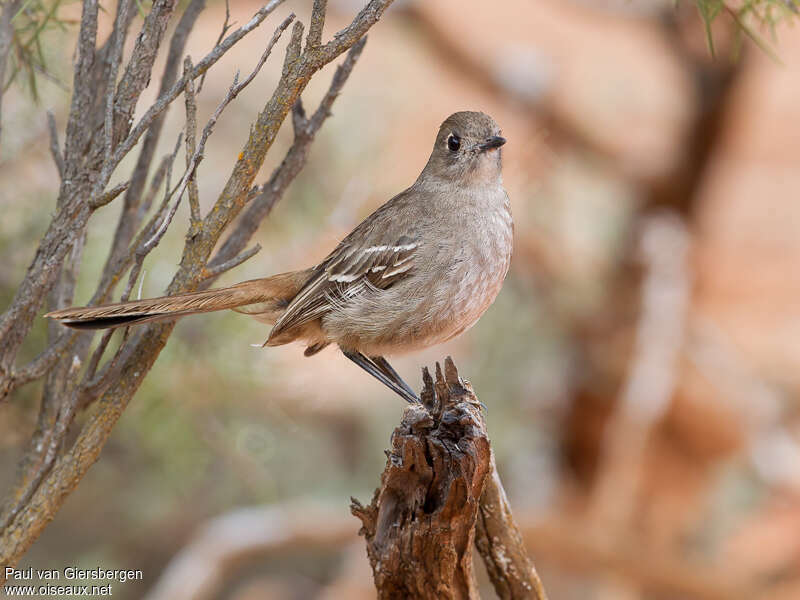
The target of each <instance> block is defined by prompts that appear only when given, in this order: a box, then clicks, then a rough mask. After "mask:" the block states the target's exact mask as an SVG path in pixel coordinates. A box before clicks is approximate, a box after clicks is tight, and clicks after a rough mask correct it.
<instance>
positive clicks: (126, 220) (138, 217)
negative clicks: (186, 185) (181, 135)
mask: <svg viewBox="0 0 800 600" xmlns="http://www.w3.org/2000/svg"><path fill="white" fill-rule="evenodd" d="M205 6H206V0H191V2H190V3H189V5H188V6H187V7H186V10H185V11H184V13H183V15H182V16H181V18H180V20H179V21H178V24H177V26H176V27H175V31H174V32H173V34H172V38H171V39H170V44H169V52H168V54H167V60H166V64H165V65H164V71H163V74H162V76H161V83H160V85H159V91H158V96H159V97H160V96H163V95H164V94H165V93H166V92H167V91H168V90H169V89H170V88H171V87H172V86H173V85H174V84H175V80H176V79H177V78H178V70H179V68H180V65H181V57H182V56H183V51H184V48H185V47H186V41H187V39H188V38H189V33H190V32H191V30H192V29H193V27H194V24H195V22H196V21H197V18H198V17H199V15H200V13H201V12H202V11H203V10H204V9H205ZM166 112H167V111H166V110H165V111H164V112H162V113H161V114H160V115H159V116H158V117H156V118H155V119H154V120H153V122H152V124H151V125H150V127H149V128H148V129H147V133H146V134H145V136H144V141H143V142H142V147H141V151H140V152H139V156H138V157H137V160H136V166H135V167H134V169H133V174H132V175H131V186H130V188H128V191H127V192H126V193H125V197H124V199H123V208H122V214H121V215H120V217H119V220H118V222H117V228H116V231H115V232H114V240H113V242H112V243H111V248H110V249H109V251H108V257H107V258H106V262H105V265H104V266H103V272H102V275H101V278H100V285H99V286H98V287H101V288H105V287H106V286H107V285H108V284H109V283H111V284H112V285H113V283H114V278H113V275H112V274H113V272H114V270H115V269H116V266H117V264H118V263H119V260H120V258H121V255H122V253H123V252H124V251H125V250H127V248H128V246H129V244H130V243H131V240H132V239H133V237H134V235H135V232H136V229H137V228H138V227H139V225H140V224H141V222H142V220H143V219H144V216H145V214H146V213H147V211H148V209H149V206H150V204H149V203H148V198H149V200H150V202H152V199H153V197H154V194H150V195H149V196H145V198H142V194H143V193H144V191H145V187H146V185H147V174H148V172H149V170H150V165H151V163H152V162H153V157H154V156H155V153H156V148H157V146H158V142H159V140H160V138H161V131H162V129H163V125H164V118H165V116H166ZM162 166H163V165H162ZM159 168H161V167H159ZM163 168H164V169H166V166H163ZM156 175H158V171H157V173H156ZM161 177H163V171H161ZM159 185H160V184H159ZM156 187H158V186H156ZM151 191H152V190H151Z"/></svg>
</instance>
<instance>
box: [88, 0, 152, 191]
mask: <svg viewBox="0 0 800 600" xmlns="http://www.w3.org/2000/svg"><path fill="white" fill-rule="evenodd" d="M130 4H131V3H130V0H120V3H119V5H118V7H117V18H116V21H115V22H114V31H115V32H116V33H117V35H116V37H115V38H114V46H113V48H112V49H111V58H110V60H109V64H110V67H109V75H108V79H107V83H106V102H105V118H104V122H103V148H104V153H103V155H104V157H105V158H106V160H108V159H109V158H110V157H111V150H112V149H113V143H114V140H113V133H114V132H113V126H114V95H115V92H116V91H117V75H118V74H119V66H120V63H122V47H123V44H124V43H125V36H124V35H123V34H122V32H123V31H124V24H125V23H126V22H127V20H128V11H129V10H130ZM145 66H146V65H145ZM90 202H91V201H90Z"/></svg>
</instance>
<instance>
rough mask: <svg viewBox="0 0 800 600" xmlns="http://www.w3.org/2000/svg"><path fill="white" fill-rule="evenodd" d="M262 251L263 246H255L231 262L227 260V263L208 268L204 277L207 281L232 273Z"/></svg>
mask: <svg viewBox="0 0 800 600" xmlns="http://www.w3.org/2000/svg"><path fill="white" fill-rule="evenodd" d="M260 251H261V244H256V245H255V246H253V247H252V248H250V249H248V250H245V251H244V252H242V253H241V254H237V255H236V256H234V257H233V258H231V259H230V260H226V261H225V262H222V263H219V264H218V265H216V266H214V267H210V268H207V269H206V270H205V272H204V275H205V276H204V278H203V279H204V280H206V279H214V278H216V277H219V276H220V275H222V274H223V273H225V272H226V271H230V270H231V269H233V268H234V267H238V266H239V265H240V264H242V263H243V262H244V261H246V260H248V259H249V258H252V257H253V256H255V255H256V254H258V253H259V252H260Z"/></svg>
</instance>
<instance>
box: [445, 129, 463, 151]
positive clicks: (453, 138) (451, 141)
mask: <svg viewBox="0 0 800 600" xmlns="http://www.w3.org/2000/svg"><path fill="white" fill-rule="evenodd" d="M447 147H448V148H449V149H450V151H451V152H458V149H459V148H461V138H460V137H458V136H457V135H456V134H454V133H451V134H450V135H449V137H448V138H447Z"/></svg>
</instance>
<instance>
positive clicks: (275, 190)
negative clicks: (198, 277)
mask: <svg viewBox="0 0 800 600" xmlns="http://www.w3.org/2000/svg"><path fill="white" fill-rule="evenodd" d="M366 42H367V38H366V37H363V38H362V39H361V40H359V41H358V42H357V43H356V44H355V45H354V46H353V47H352V48H351V49H350V51H349V52H348V53H347V57H346V58H345V60H344V62H343V63H342V64H341V65H340V66H338V67H337V68H336V73H335V74H334V76H333V80H332V81H331V85H330V87H329V88H328V91H327V93H326V94H325V96H324V98H323V99H322V101H321V102H320V105H319V108H317V110H316V111H315V112H314V115H313V117H312V118H311V120H310V121H306V119H305V117H304V111H303V106H302V102H301V101H300V100H298V101H297V102H296V103H295V105H294V107H293V110H292V117H293V122H294V124H295V139H294V142H293V143H292V146H291V148H290V149H289V151H288V152H287V153H286V157H285V158H284V159H283V161H282V162H281V164H280V165H279V166H278V167H277V168H276V169H275V170H274V171H273V172H272V175H271V176H270V178H269V181H267V182H266V183H265V184H263V185H262V186H261V187H260V191H259V192H258V195H257V196H256V197H255V198H253V199H252V200H251V201H250V202H249V204H248V208H247V211H246V212H245V215H244V217H243V218H242V219H240V220H239V221H238V222H237V223H236V227H235V229H234V230H233V232H232V233H231V234H230V235H229V236H228V238H227V239H226V240H225V242H224V243H223V245H222V248H220V250H219V252H217V254H216V256H215V257H214V259H213V260H212V261H211V262H210V263H209V265H210V269H214V268H216V266H217V265H219V264H221V263H225V262H227V261H229V260H230V259H231V258H232V257H234V256H236V255H237V254H238V253H240V252H242V250H243V249H244V247H245V246H246V245H247V243H248V242H249V241H250V239H251V238H252V237H253V235H254V234H255V232H256V231H257V230H258V227H259V225H260V224H261V223H262V221H263V220H264V219H265V218H266V217H267V215H268V214H269V213H270V211H271V210H272V207H273V206H275V204H277V202H278V201H279V200H280V199H281V198H282V197H283V194H284V193H285V192H286V188H288V187H289V184H290V183H291V182H292V181H293V180H294V178H295V177H296V176H297V174H298V173H299V172H300V171H301V170H302V168H303V167H304V166H305V164H306V159H307V156H308V148H309V147H310V146H311V143H312V142H313V141H314V137H315V136H316V134H317V132H318V131H319V130H320V128H321V127H322V124H323V123H324V122H325V119H327V117H328V116H330V114H331V113H330V110H331V107H332V106H333V103H334V101H335V100H336V98H337V97H338V96H339V93H340V92H341V90H342V88H343V87H344V84H345V82H346V81H347V79H348V77H350V73H352V71H353V67H354V66H355V64H356V62H357V61H358V58H359V57H360V56H361V52H362V50H363V49H364V45H365V44H366ZM298 117H299V119H298ZM212 280H213V278H209V279H208V280H207V281H206V282H204V284H205V285H210V283H211V282H212Z"/></svg>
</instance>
